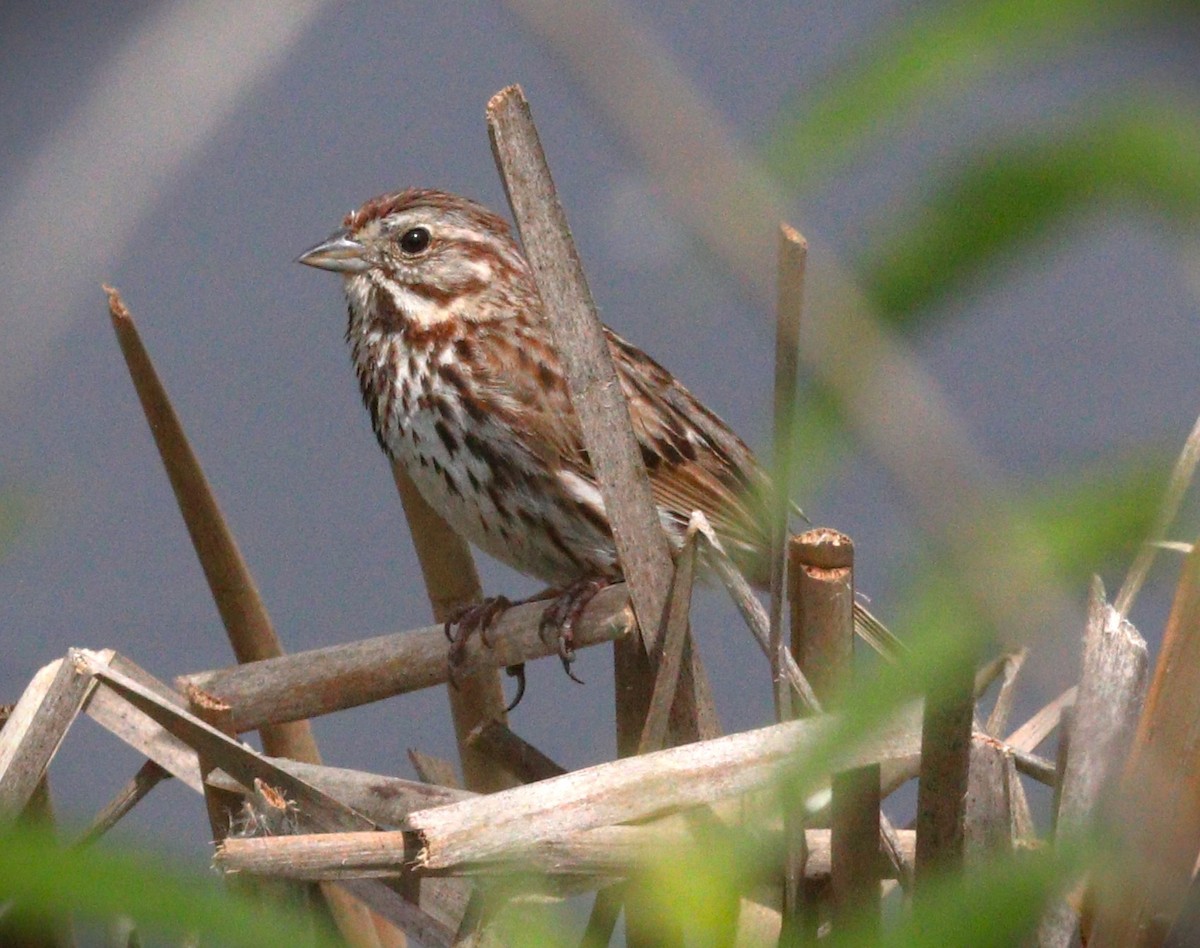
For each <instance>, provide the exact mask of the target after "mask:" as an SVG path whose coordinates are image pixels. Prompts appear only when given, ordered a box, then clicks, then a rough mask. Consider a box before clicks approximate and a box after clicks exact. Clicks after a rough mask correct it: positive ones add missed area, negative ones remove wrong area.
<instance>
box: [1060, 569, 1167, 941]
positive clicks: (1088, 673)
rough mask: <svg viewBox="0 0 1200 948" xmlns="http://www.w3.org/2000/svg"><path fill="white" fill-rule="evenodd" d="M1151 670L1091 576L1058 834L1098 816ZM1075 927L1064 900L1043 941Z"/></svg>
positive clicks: (1068, 936)
mask: <svg viewBox="0 0 1200 948" xmlns="http://www.w3.org/2000/svg"><path fill="white" fill-rule="evenodd" d="M1148 667H1149V659H1148V656H1147V652H1146V641H1145V639H1143V638H1142V637H1141V635H1139V634H1138V632H1137V630H1136V629H1135V628H1134V627H1133V626H1132V625H1130V623H1129V622H1127V621H1126V620H1125V619H1124V618H1123V617H1122V615H1121V614H1120V613H1119V612H1118V611H1117V610H1116V609H1115V608H1113V607H1112V606H1109V604H1108V602H1107V601H1106V600H1105V598H1104V587H1103V585H1101V583H1100V579H1099V577H1096V578H1094V579H1093V580H1092V587H1091V593H1090V596H1089V601H1088V621H1087V628H1086V631H1085V633H1084V647H1083V670H1082V672H1081V673H1080V677H1079V686H1078V688H1079V690H1078V696H1077V697H1076V700H1075V707H1074V710H1073V712H1072V718H1071V741H1070V747H1069V748H1068V750H1067V753H1066V760H1065V765H1064V767H1063V774H1062V781H1061V790H1060V793H1059V804H1058V811H1057V819H1056V822H1055V833H1056V836H1057V835H1060V834H1061V835H1065V836H1068V837H1069V836H1073V835H1077V834H1079V833H1082V832H1084V831H1086V830H1088V829H1089V828H1090V827H1091V825H1092V823H1093V822H1094V821H1095V820H1096V819H1097V817H1098V816H1099V811H1100V809H1101V808H1102V807H1103V805H1104V803H1105V798H1106V797H1107V796H1109V795H1110V793H1111V791H1112V783H1113V781H1114V779H1115V778H1116V776H1117V774H1118V773H1119V770H1120V765H1121V761H1123V760H1125V759H1126V757H1127V756H1128V754H1129V748H1130V745H1131V744H1132V742H1133V734H1134V731H1135V729H1136V728H1137V719H1138V716H1139V715H1140V714H1141V710H1142V704H1143V702H1144V700H1145V697H1146V680H1147V671H1148ZM1078 929H1079V915H1078V913H1077V912H1076V910H1075V908H1074V907H1073V906H1072V905H1070V904H1069V903H1067V902H1063V903H1062V904H1060V905H1057V906H1055V907H1054V908H1053V909H1052V910H1051V912H1050V913H1048V914H1047V917H1046V918H1044V919H1043V920H1042V923H1041V926H1040V927H1039V929H1038V944H1039V945H1041V946H1044V948H1067V946H1069V945H1070V944H1071V942H1072V939H1073V938H1074V937H1075V934H1076V932H1077V931H1078Z"/></svg>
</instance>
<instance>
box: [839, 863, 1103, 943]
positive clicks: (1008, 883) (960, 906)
mask: <svg viewBox="0 0 1200 948" xmlns="http://www.w3.org/2000/svg"><path fill="white" fill-rule="evenodd" d="M1101 858H1102V856H1101V850H1100V849H1099V847H1097V846H1096V845H1095V844H1094V843H1091V842H1090V841H1085V842H1082V843H1081V842H1075V843H1074V844H1067V845H1063V844H1061V843H1060V844H1056V846H1055V847H1054V848H1053V849H1051V848H1046V849H1042V850H1037V851H1033V852H1018V853H1015V854H1013V855H1011V856H1004V857H996V858H993V859H990V860H988V862H987V863H985V864H984V865H983V866H981V867H979V868H978V869H976V870H973V871H972V870H969V871H967V872H965V873H961V874H955V875H954V876H950V877H946V878H943V879H939V880H933V882H932V883H930V884H928V887H927V888H924V889H923V890H922V891H921V893H920V894H919V896H918V898H917V899H916V900H915V905H914V908H913V910H912V912H911V913H909V914H908V915H907V916H906V917H905V918H904V919H903V920H901V922H900V923H899V924H898V925H896V926H894V927H892V928H890V929H889V930H888V931H887V933H886V934H885V936H884V938H883V940H882V944H883V945H884V946H888V948H954V946H958V945H961V946H963V948H967V946H970V948H989V946H995V948H1009V946H1011V945H1020V944H1023V943H1024V939H1025V937H1027V936H1028V935H1029V934H1030V933H1032V932H1033V930H1034V929H1035V927H1036V926H1037V923H1038V920H1039V918H1040V917H1041V915H1042V913H1043V912H1044V911H1045V909H1046V908H1047V906H1048V905H1049V904H1050V900H1051V899H1052V898H1054V897H1055V896H1057V895H1060V894H1061V893H1062V892H1063V891H1064V889H1065V888H1066V887H1067V886H1068V885H1069V884H1070V883H1071V882H1072V881H1073V880H1074V879H1075V878H1077V877H1078V875H1079V874H1080V873H1081V871H1082V869H1083V867H1084V866H1085V865H1092V864H1095V863H1097V862H1098V861H1099V860H1100V859H1101ZM862 943H863V942H862V940H861V937H860V936H859V934H858V933H856V932H855V931H850V932H846V933H843V934H841V935H840V936H839V935H837V934H836V933H835V935H834V937H833V939H832V941H831V944H832V945H858V944H862Z"/></svg>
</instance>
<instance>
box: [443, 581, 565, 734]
mask: <svg viewBox="0 0 1200 948" xmlns="http://www.w3.org/2000/svg"><path fill="white" fill-rule="evenodd" d="M555 595H558V590H555V589H548V590H545V591H543V592H540V593H537V594H536V595H533V596H530V597H529V598H528V599H521V600H518V601H517V602H513V601H512V600H511V599H509V598H507V597H506V596H488V597H487V598H486V599H484V600H483V601H482V602H475V603H471V604H470V605H467V606H463V607H462V608H461V609H457V610H455V612H454V613H453V614H452V615H451V616H450V618H449V619H447V620H446V625H445V632H446V639H447V640H448V641H449V642H450V683H451V684H452V685H453V686H454V687H456V688H457V687H458V678H457V674H456V673H457V671H458V669H459V668H461V667H462V664H463V662H464V661H465V659H466V650H467V641H468V640H469V639H470V638H471V636H472V635H474V634H475V633H476V632H478V633H479V639H480V641H481V642H483V644H484V645H486V646H487V647H488V648H489V649H490V648H491V647H492V640H491V638H490V635H489V633H490V632H491V631H492V627H493V626H494V625H495V623H496V620H497V619H499V618H500V616H502V615H503V614H504V613H505V612H507V611H508V610H509V609H511V608H512V607H513V606H519V605H523V604H524V603H527V602H538V601H540V600H542V599H548V598H550V597H551V596H555ZM505 671H507V672H508V674H509V675H510V676H511V677H513V678H516V679H517V695H516V697H515V698H513V700H512V702H511V703H510V704H509V705H508V706H507V707H506V708H505V709H504V711H505V713H507V712H509V711H511V710H512V709H513V708H515V707H516V706H517V705H518V704H520V703H521V698H522V697H524V695H525V664H524V662H521V663H519V664H517V665H509V666H508V667H507V668H506V669H505Z"/></svg>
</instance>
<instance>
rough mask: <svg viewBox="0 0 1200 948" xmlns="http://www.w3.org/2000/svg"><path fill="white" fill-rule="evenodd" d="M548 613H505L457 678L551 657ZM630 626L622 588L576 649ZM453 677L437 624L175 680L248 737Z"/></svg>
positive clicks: (473, 641)
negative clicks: (213, 704) (212, 702)
mask: <svg viewBox="0 0 1200 948" xmlns="http://www.w3.org/2000/svg"><path fill="white" fill-rule="evenodd" d="M544 609H545V606H544V605H543V604H540V603H530V604H528V605H520V606H514V607H513V608H512V609H510V610H508V611H507V612H505V613H503V614H502V615H501V616H499V618H498V619H497V620H496V624H495V626H494V627H493V628H492V629H491V630H490V631H489V633H488V639H489V641H491V642H492V646H491V647H490V648H489V647H488V646H486V645H484V644H483V642H482V640H481V638H480V637H479V636H472V637H471V638H470V639H469V640H468V641H467V643H466V649H465V651H464V658H463V664H462V666H461V669H460V671H459V672H458V673H457V674H460V675H462V676H463V678H464V680H463V681H462V682H460V685H465V684H466V683H467V682H468V681H470V680H471V678H472V677H474V676H476V675H477V674H478V673H479V672H481V671H483V670H486V669H495V668H497V667H503V666H508V665H515V664H519V663H520V662H524V661H529V660H532V659H535V658H540V657H542V656H545V655H550V654H552V653H553V648H554V647H553V646H552V645H548V644H547V643H546V642H545V641H543V639H542V637H541V636H540V635H539V634H538V625H539V623H540V621H541V617H542V613H543V611H544ZM632 622H633V616H632V613H631V612H630V610H629V600H628V597H627V595H626V592H625V587H624V585H618V586H613V587H610V588H609V589H605V590H602V591H601V592H600V593H599V595H597V596H596V598H595V599H593V600H592V601H591V602H590V603H589V604H588V607H587V609H586V610H585V611H584V613H583V615H582V616H581V617H580V620H579V623H578V624H577V625H576V632H575V634H576V645H577V646H579V647H580V648H584V647H587V646H590V645H597V644H600V643H602V642H608V641H612V640H613V639H615V638H619V637H621V636H623V635H626V634H627V633H628V632H629V630H630V629H631V628H632ZM448 679H449V665H448V662H447V658H446V637H445V634H444V630H443V627H442V626H441V625H436V626H429V627H426V628H423V629H414V630H412V631H409V632H397V633H394V634H391V635H382V636H378V637H376V638H371V639H364V640H362V641H359V642H349V643H345V644H342V645H332V646H328V647H326V648H319V649H313V650H311V651H308V652H294V653H292V654H290V655H284V656H281V657H279V658H275V659H267V660H266V661H262V662H252V663H250V664H247V665H238V666H235V667H233V668H223V669H215V670H212V671H203V672H195V673H194V674H190V675H185V676H182V677H180V678H178V679H176V684H177V686H179V687H180V688H183V687H186V686H187V685H188V684H193V685H196V686H198V687H200V688H203V689H204V690H205V691H207V692H209V693H210V694H213V695H215V696H217V697H219V698H220V699H221V700H222V701H224V702H225V703H226V704H228V705H229V706H230V707H231V708H232V709H233V719H234V723H235V725H236V726H237V728H238V730H239V731H248V730H252V729H254V728H256V727H257V726H259V724H261V723H262V722H264V721H272V720H289V719H292V718H307V717H317V716H319V715H322V714H329V713H331V712H333V711H338V710H342V709H345V708H351V707H357V706H358V705H361V704H366V703H368V702H371V701H379V700H382V699H384V698H388V697H392V696H394V695H399V694H406V693H408V692H411V691H416V690H418V689H420V688H428V687H432V686H434V685H439V684H444V683H445V682H446V681H448ZM489 720H490V719H489ZM468 733H469V732H468Z"/></svg>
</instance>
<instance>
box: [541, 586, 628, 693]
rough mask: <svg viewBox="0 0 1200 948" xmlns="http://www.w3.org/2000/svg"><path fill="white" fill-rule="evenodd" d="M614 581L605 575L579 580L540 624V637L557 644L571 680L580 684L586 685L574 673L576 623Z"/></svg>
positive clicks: (565, 592) (549, 609)
mask: <svg viewBox="0 0 1200 948" xmlns="http://www.w3.org/2000/svg"><path fill="white" fill-rule="evenodd" d="M612 582H613V581H612V580H611V579H609V578H607V577H604V576H589V577H587V578H585V579H580V580H576V581H575V582H573V583H571V585H569V586H567V587H566V588H565V589H564V590H563V591H562V592H561V593H559V594H558V596H556V597H555V599H554V601H553V602H552V603H550V605H549V606H547V607H546V611H545V612H544V613H542V621H541V622H540V623H539V625H538V635H539V636H541V639H542V641H543V642H545V643H546V644H547V645H549V644H551V643H552V642H553V643H554V645H555V650H556V651H557V652H558V657H559V660H560V661H561V662H562V666H563V671H565V672H566V673H567V677H568V678H570V679H571V681H573V682H576V683H577V684H580V685H582V684H583V679H581V678H579V677H577V676H576V674H575V673H574V672H573V671H571V665H572V664H573V663H574V661H575V623H576V622H578V621H579V617H580V616H581V615H583V610H584V609H586V608H587V605H588V603H589V602H591V601H592V600H593V599H595V598H596V594H597V593H599V592H600V590H602V589H604V588H605V587H607V586H610V585H612Z"/></svg>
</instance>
